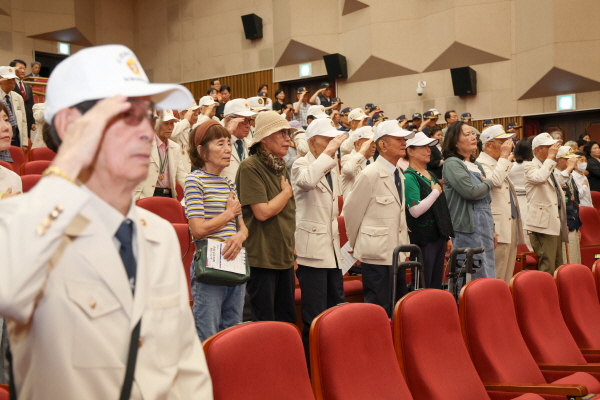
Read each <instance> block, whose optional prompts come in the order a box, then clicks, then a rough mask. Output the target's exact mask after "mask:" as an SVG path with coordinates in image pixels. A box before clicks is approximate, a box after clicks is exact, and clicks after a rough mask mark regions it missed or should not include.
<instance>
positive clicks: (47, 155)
mask: <svg viewBox="0 0 600 400" xmlns="http://www.w3.org/2000/svg"><path fill="white" fill-rule="evenodd" d="M55 156H56V153H55V152H54V151H53V150H50V149H49V148H47V147H37V148H35V149H31V150H30V151H29V161H39V160H47V161H52V160H54V157H55Z"/></svg>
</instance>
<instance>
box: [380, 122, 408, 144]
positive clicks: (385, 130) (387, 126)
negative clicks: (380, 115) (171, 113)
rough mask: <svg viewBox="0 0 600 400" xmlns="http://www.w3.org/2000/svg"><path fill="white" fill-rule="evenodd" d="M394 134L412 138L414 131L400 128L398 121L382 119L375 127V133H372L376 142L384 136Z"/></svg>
mask: <svg viewBox="0 0 600 400" xmlns="http://www.w3.org/2000/svg"><path fill="white" fill-rule="evenodd" d="M388 135H389V136H395V137H401V138H405V139H407V140H408V139H412V138H413V137H414V136H415V133H414V132H411V131H407V130H405V129H402V128H400V126H399V125H398V121H396V120H395V119H394V120H391V121H383V122H381V123H380V124H379V125H377V127H376V128H375V135H373V141H375V142H377V141H378V140H379V139H381V138H382V137H384V136H388Z"/></svg>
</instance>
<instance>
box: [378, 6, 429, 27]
mask: <svg viewBox="0 0 600 400" xmlns="http://www.w3.org/2000/svg"><path fill="white" fill-rule="evenodd" d="M369 9H370V11H371V23H373V24H375V23H379V22H388V21H389V22H392V21H402V22H401V24H400V25H399V26H398V27H399V28H403V25H402V24H403V23H404V22H405V21H407V20H411V19H415V20H418V19H420V18H421V7H420V5H419V2H417V1H412V0H392V1H385V0H384V1H381V0H379V1H372V2H371V6H370V7H369Z"/></svg>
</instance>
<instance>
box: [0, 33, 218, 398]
mask: <svg viewBox="0 0 600 400" xmlns="http://www.w3.org/2000/svg"><path fill="white" fill-rule="evenodd" d="M191 103H192V96H191V94H190V92H189V91H188V90H187V89H185V88H183V87H182V86H180V85H174V84H151V83H149V82H148V78H147V77H146V74H145V73H144V70H143V69H142V67H141V66H140V64H139V62H138V60H137V58H136V56H135V55H134V54H133V52H132V51H131V50H129V49H128V48H127V47H125V46H121V45H107V46H98V47H91V48H87V49H83V50H80V51H78V52H77V53H76V54H74V55H72V56H70V57H69V58H67V59H66V60H64V61H63V62H61V64H60V65H58V66H57V67H56V68H55V69H54V71H53V72H52V75H51V77H50V81H49V85H48V90H47V93H46V112H45V118H46V121H47V122H48V124H50V135H51V137H52V140H53V141H54V142H56V143H55V144H56V145H59V146H60V147H59V150H58V153H57V155H56V157H55V159H54V161H53V162H52V164H51V166H50V167H49V168H48V169H47V170H46V171H45V172H44V174H43V175H44V177H43V178H42V179H41V180H40V182H39V183H38V184H37V185H36V186H35V188H33V189H32V190H31V191H30V192H28V193H27V194H24V195H20V196H15V197H14V198H11V199H9V200H5V201H3V202H2V207H1V208H0V243H1V244H0V246H1V247H0V253H1V254H2V255H3V260H2V263H0V314H1V315H2V316H4V317H5V318H6V320H7V324H8V332H9V338H10V344H11V350H12V355H13V364H12V370H13V377H14V388H13V390H14V391H15V392H16V393H15V394H17V395H18V397H19V398H21V399H49V400H54V399H56V400H59V399H60V400H63V399H118V398H121V399H130V398H131V399H146V400H149V399H192V398H193V399H212V398H213V397H212V387H211V382H210V377H209V373H208V369H207V366H206V361H205V358H204V353H203V352H202V348H201V346H200V341H199V340H198V336H197V335H196V330H195V328H194V321H193V319H192V314H191V312H190V307H189V299H188V290H187V283H186V279H185V276H184V273H183V268H182V265H181V259H180V254H179V243H178V240H177V236H176V235H175V232H174V230H173V228H172V226H171V225H170V224H169V223H168V222H167V221H165V220H163V219H161V218H159V217H157V216H156V215H154V214H152V213H150V212H148V211H145V210H143V209H141V208H138V207H136V206H135V204H134V203H133V201H132V199H133V191H134V189H135V187H136V186H137V185H138V184H139V183H140V182H142V181H143V180H144V178H145V177H146V175H147V174H148V165H149V163H150V152H151V149H152V141H153V138H154V132H153V131H152V127H151V126H150V118H151V117H152V114H153V107H154V105H156V106H157V107H159V108H161V109H166V108H174V109H181V108H185V107H187V106H189V104H191Z"/></svg>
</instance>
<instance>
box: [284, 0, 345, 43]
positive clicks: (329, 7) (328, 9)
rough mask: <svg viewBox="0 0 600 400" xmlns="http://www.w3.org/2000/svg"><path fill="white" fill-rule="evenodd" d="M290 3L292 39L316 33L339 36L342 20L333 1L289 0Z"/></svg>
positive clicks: (336, 3) (335, 2) (336, 4)
mask: <svg viewBox="0 0 600 400" xmlns="http://www.w3.org/2000/svg"><path fill="white" fill-rule="evenodd" d="M287 1H289V2H290V15H291V16H292V18H291V20H290V28H291V34H292V37H295V38H302V37H303V36H311V35H314V34H315V33H318V34H321V35H327V34H337V33H338V31H339V25H338V23H337V21H338V19H339V18H340V12H339V6H338V2H337V1H333V0H326V1H323V0H287Z"/></svg>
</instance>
